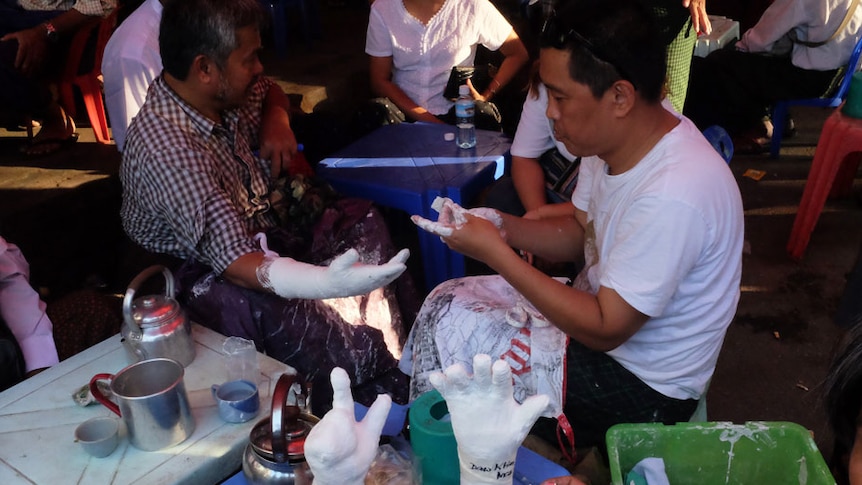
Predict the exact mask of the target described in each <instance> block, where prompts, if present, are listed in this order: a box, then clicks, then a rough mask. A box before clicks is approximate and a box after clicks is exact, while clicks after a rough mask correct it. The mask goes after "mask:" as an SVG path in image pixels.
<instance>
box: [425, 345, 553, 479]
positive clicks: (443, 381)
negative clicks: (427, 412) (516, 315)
mask: <svg viewBox="0 0 862 485" xmlns="http://www.w3.org/2000/svg"><path fill="white" fill-rule="evenodd" d="M430 380H431V384H432V385H433V386H434V387H435V388H436V389H437V390H438V391H440V394H441V395H442V396H443V398H444V399H445V400H446V406H447V407H448V408H449V415H450V416H451V418H452V430H453V431H454V433H455V441H456V442H457V445H458V459H459V461H460V466H461V485H469V484H485V483H494V484H511V483H512V481H513V478H514V476H513V472H514V470H515V456H516V455H517V453H518V447H519V446H521V443H522V442H523V441H524V438H525V437H526V436H527V433H528V432H529V431H530V428H531V427H532V426H533V423H535V422H536V419H538V418H539V415H540V414H541V413H542V411H544V410H545V408H546V407H547V406H548V402H549V399H548V396H545V395H538V396H531V397H529V398H527V399H526V400H525V401H524V404H518V403H517V401H515V398H514V397H513V396H512V389H513V384H512V370H511V369H510V368H509V364H507V363H506V362H505V361H502V360H498V361H496V362H494V364H493V366H492V365H491V357H489V356H488V355H485V354H479V355H476V356H475V357H473V376H469V375H468V374H467V371H466V369H465V368H464V366H462V365H461V364H455V365H452V366H450V367H449V368H447V369H446V370H445V371H444V372H435V373H434V374H432V375H431V376H430Z"/></svg>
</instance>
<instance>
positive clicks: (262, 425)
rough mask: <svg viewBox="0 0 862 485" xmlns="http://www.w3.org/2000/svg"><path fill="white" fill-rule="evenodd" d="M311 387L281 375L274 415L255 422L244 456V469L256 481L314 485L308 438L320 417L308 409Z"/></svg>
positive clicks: (264, 484)
mask: <svg viewBox="0 0 862 485" xmlns="http://www.w3.org/2000/svg"><path fill="white" fill-rule="evenodd" d="M310 393H311V389H310V387H309V386H308V385H306V384H305V383H304V382H303V380H302V379H301V378H300V377H298V376H296V375H291V374H282V375H281V377H279V378H278V382H277V383H276V385H275V390H274V391H273V393H272V416H271V417H267V418H263V419H261V420H260V421H258V422H257V424H255V425H254V428H252V430H251V434H250V435H249V443H248V445H247V446H246V447H245V452H244V453H243V457H242V472H243V475H244V476H245V479H246V481H247V482H248V483H249V484H252V485H311V482H312V478H313V477H312V475H311V470H310V469H309V468H308V463H306V461H305V438H306V437H307V436H308V432H309V431H311V428H312V426H314V425H315V424H316V423H317V422H318V421H320V419H318V418H317V417H316V416H314V415H312V414H311V413H310V412H308V408H309V406H310V402H311V400H310Z"/></svg>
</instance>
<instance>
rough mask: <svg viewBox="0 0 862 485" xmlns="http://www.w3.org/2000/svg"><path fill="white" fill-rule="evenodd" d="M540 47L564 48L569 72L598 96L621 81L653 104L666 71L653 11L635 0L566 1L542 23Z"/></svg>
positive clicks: (662, 85)
mask: <svg viewBox="0 0 862 485" xmlns="http://www.w3.org/2000/svg"><path fill="white" fill-rule="evenodd" d="M539 41H540V46H541V47H542V48H555V49H561V50H566V51H568V52H569V54H570V57H569V74H570V76H571V77H572V79H573V80H575V81H577V82H579V83H582V84H585V85H587V86H588V87H589V88H590V91H591V92H592V93H593V96H595V97H597V98H598V97H600V96H601V95H603V94H604V93H605V91H607V90H608V89H609V88H610V87H611V86H612V85H613V83H614V82H616V81H619V80H621V79H625V80H627V81H629V82H631V83H632V85H634V87H635V89H637V91H638V92H639V93H640V95H641V97H642V98H644V99H645V100H647V101H655V102H658V101H660V100H661V98H662V94H663V88H664V83H665V75H666V72H667V60H666V51H667V47H666V46H665V45H664V44H663V41H662V37H661V35H660V30H659V29H658V27H657V25H656V21H655V17H654V15H653V14H652V13H651V12H650V11H649V10H648V9H647V8H646V7H644V6H643V5H641V4H640V3H639V2H638V1H637V0H615V1H614V2H612V3H608V2H606V1H604V0H568V1H567V2H566V4H565V5H564V6H563V7H562V8H561V9H559V10H558V11H556V12H554V13H553V14H552V15H551V17H549V18H548V20H547V21H546V22H545V27H544V28H543V30H542V35H541V36H540V38H539Z"/></svg>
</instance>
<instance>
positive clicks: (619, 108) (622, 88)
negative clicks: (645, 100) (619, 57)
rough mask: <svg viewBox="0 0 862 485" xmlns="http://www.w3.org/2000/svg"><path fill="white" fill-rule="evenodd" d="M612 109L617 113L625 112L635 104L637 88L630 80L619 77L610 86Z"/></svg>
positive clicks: (622, 113) (623, 113)
mask: <svg viewBox="0 0 862 485" xmlns="http://www.w3.org/2000/svg"><path fill="white" fill-rule="evenodd" d="M611 94H612V96H613V98H612V99H613V106H614V111H616V112H617V114H618V115H625V114H627V113H628V112H629V111H630V110H631V109H632V107H633V106H634V104H635V99H636V98H637V90H635V87H634V85H633V84H632V83H631V82H630V81H626V80H625V79H620V80H619V81H616V82H615V83H614V84H613V86H611Z"/></svg>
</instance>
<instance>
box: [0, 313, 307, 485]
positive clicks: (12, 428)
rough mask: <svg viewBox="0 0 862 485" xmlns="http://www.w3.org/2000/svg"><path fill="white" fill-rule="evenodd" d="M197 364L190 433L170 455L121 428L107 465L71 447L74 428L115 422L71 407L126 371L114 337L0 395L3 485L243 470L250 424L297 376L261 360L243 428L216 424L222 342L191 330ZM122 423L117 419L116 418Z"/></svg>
mask: <svg viewBox="0 0 862 485" xmlns="http://www.w3.org/2000/svg"><path fill="white" fill-rule="evenodd" d="M192 336H193V338H194V340H195V344H196V346H197V347H196V356H195V360H194V361H193V362H192V363H191V364H190V365H189V366H188V367H186V369H185V375H184V378H183V381H184V383H185V387H186V392H187V393H188V396H189V401H190V403H191V406H192V415H193V416H194V419H195V431H194V433H193V434H192V436H191V437H189V438H188V439H187V440H185V441H183V442H182V443H180V444H178V445H175V446H173V447H171V448H166V449H164V450H160V451H141V450H138V449H137V448H135V447H134V446H132V445H131V444H130V443H129V440H128V438H127V437H126V430H125V427H124V426H122V425H121V426H120V445H119V446H118V447H117V449H116V450H115V451H114V452H113V453H112V454H111V455H109V456H107V457H105V458H93V457H90V456H89V455H87V454H86V453H85V452H84V450H83V449H81V447H80V445H78V443H76V442H75V438H74V432H75V428H76V427H77V426H78V425H79V424H80V423H82V422H84V421H86V420H87V419H90V418H93V417H96V416H114V417H116V415H115V414H113V413H111V411H109V410H108V408H106V407H104V406H102V405H101V404H98V403H94V404H91V405H89V406H87V407H81V406H79V405H77V404H75V402H74V400H73V399H72V394H73V393H74V392H75V391H76V390H77V389H79V388H80V387H81V386H83V385H85V384H87V383H89V381H90V378H91V377H92V376H94V375H96V374H99V373H111V374H115V373H117V372H118V371H120V370H121V369H122V368H124V367H126V366H127V365H129V363H130V362H129V360H128V356H127V353H126V351H125V350H124V349H123V347H122V345H121V343H120V336H119V335H116V336H114V337H112V338H110V339H108V340H105V341H104V342H101V343H99V344H97V345H94V346H93V347H91V348H89V349H87V350H85V351H84V352H81V353H79V354H77V355H75V356H72V357H70V358H69V359H66V360H64V361H62V362H60V363H59V364H58V365H56V366H54V367H52V368H50V369H48V370H46V371H44V372H42V373H40V374H37V375H36V376H34V377H31V378H30V379H27V380H25V381H24V382H22V383H20V384H18V385H16V386H14V387H12V388H10V389H7V390H6V391H4V392H2V393H0V484H18V483H22V484H28V483H33V484H39V485H43V484H99V485H104V484H127V483H128V484H132V483H133V484H169V483H170V484H186V483H187V484H193V485H206V484H214V483H218V482H219V481H221V480H223V479H225V478H227V477H229V476H230V475H232V474H233V473H234V472H235V471H236V470H238V469H239V467H240V464H241V457H242V453H243V450H244V449H245V446H246V444H247V443H248V435H249V431H251V428H252V427H253V426H254V424H255V423H256V422H257V421H258V420H259V419H261V418H262V417H264V416H268V415H269V412H270V406H271V400H272V386H273V385H274V384H275V382H276V381H277V380H278V376H280V375H281V374H282V373H285V372H291V373H292V372H294V370H293V369H292V368H291V367H289V366H287V365H285V364H283V363H281V362H279V361H277V360H274V359H272V358H270V357H267V356H265V355H262V354H259V355H258V360H259V363H260V370H261V376H260V377H261V409H260V413H259V414H258V416H257V417H255V418H253V419H252V420H250V421H248V422H246V423H239V424H234V423H225V422H223V421H222V420H221V419H220V418H219V417H218V412H217V410H216V407H215V403H214V402H213V399H212V394H211V391H210V387H211V386H212V385H213V384H218V383H221V381H222V380H223V376H224V364H223V360H222V357H221V352H222V350H221V349H222V342H223V341H224V339H225V337H224V336H223V335H220V334H218V333H216V332H213V331H212V330H209V329H207V328H205V327H202V326H200V325H197V324H194V325H193V326H192ZM117 419H119V418H117Z"/></svg>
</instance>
